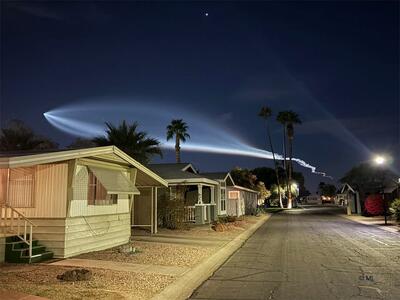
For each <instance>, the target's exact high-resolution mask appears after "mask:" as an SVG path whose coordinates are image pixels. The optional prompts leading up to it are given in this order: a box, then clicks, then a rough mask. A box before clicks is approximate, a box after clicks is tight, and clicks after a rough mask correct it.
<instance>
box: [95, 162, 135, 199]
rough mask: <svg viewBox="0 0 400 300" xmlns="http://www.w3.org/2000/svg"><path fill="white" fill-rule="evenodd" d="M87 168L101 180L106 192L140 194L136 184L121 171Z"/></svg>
mask: <svg viewBox="0 0 400 300" xmlns="http://www.w3.org/2000/svg"><path fill="white" fill-rule="evenodd" d="M89 169H90V171H92V172H93V174H94V176H96V178H97V179H98V180H99V181H100V182H101V184H102V185H103V186H104V188H105V189H106V190H107V193H108V194H119V193H121V194H134V195H139V194H140V191H139V190H138V189H137V188H136V186H135V185H134V184H133V183H132V182H131V181H129V179H128V178H126V176H125V175H124V174H123V173H122V172H121V171H117V170H109V169H103V168H97V167H91V166H89Z"/></svg>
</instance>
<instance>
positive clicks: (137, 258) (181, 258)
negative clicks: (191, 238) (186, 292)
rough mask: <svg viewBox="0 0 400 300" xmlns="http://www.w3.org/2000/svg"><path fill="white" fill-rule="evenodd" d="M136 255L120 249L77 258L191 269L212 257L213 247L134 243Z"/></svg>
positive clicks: (86, 254) (82, 255)
mask: <svg viewBox="0 0 400 300" xmlns="http://www.w3.org/2000/svg"><path fill="white" fill-rule="evenodd" d="M132 246H133V247H135V249H136V251H137V252H136V253H132V254H131V253H120V252H119V247H115V248H111V249H108V250H102V251H96V252H91V253H85V254H81V255H79V256H77V257H75V258H84V259H100V260H111V261H118V262H128V263H136V264H152V265H162V266H181V267H191V266H194V265H196V264H197V263H199V262H200V261H202V260H203V259H204V258H206V257H208V256H210V255H211V254H212V252H213V250H214V248H211V247H194V246H182V245H173V244H165V243H153V242H142V241H135V242H132Z"/></svg>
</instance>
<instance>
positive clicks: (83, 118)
mask: <svg viewBox="0 0 400 300" xmlns="http://www.w3.org/2000/svg"><path fill="white" fill-rule="evenodd" d="M109 103H110V102H108V103H100V104H99V102H98V101H96V103H83V104H82V103H81V104H79V105H76V106H69V107H63V108H59V109H56V110H52V111H48V112H45V113H44V114H43V115H44V117H45V118H46V119H47V121H48V122H49V123H50V124H51V125H53V126H54V127H56V128H57V129H59V130H61V131H64V132H66V133H68V134H71V135H75V136H82V137H85V138H92V137H94V136H99V135H104V134H105V131H104V122H105V121H107V122H111V123H115V124H118V123H119V122H120V121H121V120H123V119H126V120H132V119H134V120H136V121H138V122H139V124H140V125H141V126H143V128H146V129H148V130H149V133H150V134H151V135H152V136H155V137H156V138H158V139H159V141H160V142H161V143H162V147H163V148H167V149H174V144H173V143H171V142H167V141H166V140H165V138H164V136H165V132H164V131H165V126H166V124H168V123H169V122H170V120H171V119H174V118H176V116H175V115H173V114H172V113H171V112H174V113H175V114H176V115H179V116H180V118H183V119H184V120H185V121H186V122H187V123H188V124H189V125H190V134H191V136H192V139H191V140H189V141H187V142H186V143H185V150H188V151H195V152H209V153H219V154H228V155H241V156H248V157H257V158H264V159H272V153H271V152H269V151H266V150H262V149H258V148H255V147H252V146H249V145H248V144H246V143H245V142H244V141H242V140H241V139H240V137H238V136H235V135H234V134H232V133H230V132H229V131H228V130H226V129H224V128H222V127H221V126H220V125H219V124H216V123H215V122H213V121H211V120H209V119H207V118H205V117H203V116H199V115H196V114H194V113H192V112H188V111H182V109H178V108H171V107H170V106H169V107H162V105H160V104H159V103H154V102H153V104H149V102H148V101H147V102H142V103H140V102H134V103H132V102H131V101H130V102H129V103H128V102H126V101H122V102H116V101H113V102H111V103H113V105H110V104H109ZM160 106H161V107H160ZM105 117H106V118H107V119H105ZM275 158H276V159H278V160H283V159H284V157H283V156H282V155H280V154H275ZM287 159H288V158H287ZM292 160H293V161H295V162H296V163H297V164H299V165H300V166H302V167H304V168H308V169H310V170H311V172H312V173H314V174H318V175H322V176H324V177H328V178H332V177H330V176H328V175H326V174H325V173H323V172H318V171H316V167H314V166H312V165H310V164H309V163H307V162H305V161H303V160H301V159H299V158H293V159H292Z"/></svg>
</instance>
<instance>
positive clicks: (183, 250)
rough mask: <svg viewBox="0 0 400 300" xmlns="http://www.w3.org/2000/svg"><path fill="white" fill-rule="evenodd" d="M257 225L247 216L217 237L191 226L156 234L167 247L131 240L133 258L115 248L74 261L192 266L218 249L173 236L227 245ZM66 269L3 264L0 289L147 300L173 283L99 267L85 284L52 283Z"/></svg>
mask: <svg viewBox="0 0 400 300" xmlns="http://www.w3.org/2000/svg"><path fill="white" fill-rule="evenodd" d="M258 220H259V218H258V217H255V216H249V217H245V218H244V220H242V221H236V222H232V223H227V224H226V228H225V231H224V232H216V231H214V230H213V229H211V227H210V226H199V227H192V228H190V230H168V229H161V230H159V235H162V236H167V239H168V242H157V241H156V240H155V241H132V246H133V247H135V248H136V250H137V251H136V252H135V253H125V252H123V251H120V250H121V248H120V247H115V248H112V249H108V250H103V251H97V252H91V253H87V254H82V255H79V256H77V257H74V258H81V259H90V260H93V259H98V260H106V261H117V262H128V263H135V264H145V265H149V264H151V265H163V266H179V267H193V266H195V265H197V264H198V263H199V262H201V261H202V260H204V259H206V258H207V257H209V256H211V255H212V254H213V253H215V252H216V251H217V250H218V246H204V245H193V244H185V245H182V244H176V243H174V242H173V240H174V237H175V238H177V237H178V239H187V240H188V241H194V240H203V241H210V240H214V241H219V240H223V241H225V242H229V241H230V240H232V239H233V238H235V237H236V236H237V235H239V234H240V233H242V232H243V231H244V230H246V229H247V228H249V227H250V226H251V225H252V224H254V223H256V222H257V221H258ZM156 236H157V235H155V237H156ZM169 236H170V237H171V242H169V239H170V237H169ZM150 239H151V237H150ZM71 269H73V267H65V266H56V265H45V264H34V265H17V264H3V265H0V289H4V290H11V291H12V290H15V291H18V292H22V293H27V294H32V295H37V296H42V297H46V298H49V299H55V300H57V299H60V300H61V299H62V300H69V299H150V298H151V297H153V296H154V295H156V294H157V293H159V292H161V291H162V290H163V289H164V288H165V287H166V286H168V285H169V284H171V283H172V282H173V281H174V280H176V277H174V276H168V275H160V274H154V273H137V272H123V271H115V270H108V269H100V268H90V270H91V271H92V272H93V276H92V278H91V279H90V280H89V281H77V282H63V281H60V280H58V279H57V278H56V277H57V275H59V274H62V273H63V272H65V271H67V270H71Z"/></svg>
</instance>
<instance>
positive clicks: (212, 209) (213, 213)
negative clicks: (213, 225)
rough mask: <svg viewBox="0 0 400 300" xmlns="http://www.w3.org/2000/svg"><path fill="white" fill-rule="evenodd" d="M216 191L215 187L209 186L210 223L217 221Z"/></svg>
mask: <svg viewBox="0 0 400 300" xmlns="http://www.w3.org/2000/svg"><path fill="white" fill-rule="evenodd" d="M216 190H217V191H218V188H215V186H210V194H211V199H210V203H211V205H210V206H209V207H210V221H211V222H212V221H215V220H217V216H218V207H217V204H216V203H215V191H216ZM217 201H218V196H217Z"/></svg>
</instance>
